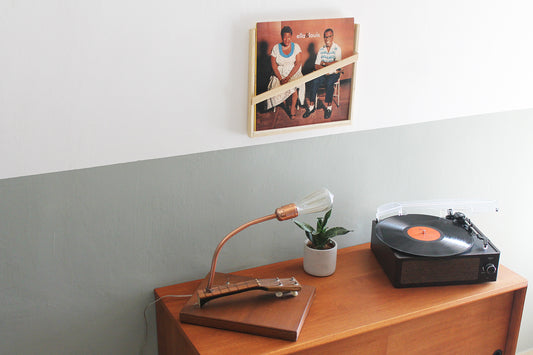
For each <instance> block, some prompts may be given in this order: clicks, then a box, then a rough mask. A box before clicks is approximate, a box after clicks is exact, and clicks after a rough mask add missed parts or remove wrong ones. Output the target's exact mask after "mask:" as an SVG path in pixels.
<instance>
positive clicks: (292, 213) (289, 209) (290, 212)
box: [205, 203, 298, 292]
mask: <svg viewBox="0 0 533 355" xmlns="http://www.w3.org/2000/svg"><path fill="white" fill-rule="evenodd" d="M297 216H298V209H297V207H296V205H295V204H294V203H291V204H289V205H285V206H282V207H280V208H278V209H276V211H275V213H273V214H270V215H268V216H264V217H261V218H257V219H254V220H253V221H250V222H248V223H245V224H243V225H242V226H240V227H239V228H237V229H235V230H234V231H232V232H231V233H229V234H228V235H226V236H225V237H224V239H222V240H221V241H220V243H218V246H217V248H216V249H215V253H214V254H213V260H212V261H211V270H210V271H209V280H208V281H207V286H206V288H205V291H206V292H209V291H210V290H211V286H212V285H213V280H214V278H215V269H216V266H217V259H218V254H219V253H220V249H222V246H223V245H224V244H226V242H227V241H228V240H229V239H230V238H231V237H233V236H234V235H235V234H237V233H239V232H241V231H242V230H244V229H246V228H248V227H250V226H253V225H254V224H258V223H261V222H265V221H268V220H271V219H274V218H277V219H278V220H280V221H285V220H287V219H291V218H294V217H297Z"/></svg>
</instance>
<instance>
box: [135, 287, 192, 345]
mask: <svg viewBox="0 0 533 355" xmlns="http://www.w3.org/2000/svg"><path fill="white" fill-rule="evenodd" d="M169 297H174V298H184V297H192V295H166V296H162V297H159V298H158V299H156V300H155V301H153V302H150V303H148V304H147V305H146V307H145V308H144V342H143V345H142V347H141V355H143V354H144V348H145V347H146V343H147V342H148V318H146V311H147V310H148V308H149V307H150V306H152V305H154V304H156V303H157V302H159V301H161V300H162V299H163V298H169Z"/></svg>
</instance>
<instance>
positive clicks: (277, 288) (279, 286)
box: [257, 277, 302, 292]
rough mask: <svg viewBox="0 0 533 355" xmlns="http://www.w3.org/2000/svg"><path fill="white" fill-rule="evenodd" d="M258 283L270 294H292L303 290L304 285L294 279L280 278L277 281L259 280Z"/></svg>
mask: <svg viewBox="0 0 533 355" xmlns="http://www.w3.org/2000/svg"><path fill="white" fill-rule="evenodd" d="M257 283H258V284H259V286H260V287H261V288H262V289H264V290H265V291H270V292H291V291H300V290H301V289H302V285H300V283H299V282H298V280H296V279H295V278H294V277H291V278H287V279H280V278H279V277H276V278H275V279H259V280H257Z"/></svg>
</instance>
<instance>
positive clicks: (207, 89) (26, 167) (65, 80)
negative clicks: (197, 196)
mask: <svg viewBox="0 0 533 355" xmlns="http://www.w3.org/2000/svg"><path fill="white" fill-rule="evenodd" d="M532 10H533V3H531V2H530V1H527V0H522V1H520V0H511V1H506V2H503V1H499V0H486V1H480V0H476V1H474V0H472V1H458V0H438V1H425V0H405V1H394V0H381V1H373V0H372V1H371V0H361V1H339V0H337V1H335V0H331V1H328V2H327V6H326V5H325V4H324V2H323V1H317V0H306V1H291V2H288V1H277V0H273V1H268V2H266V1H236V0H230V1H215V0H197V1H187V2H184V1H155V2H147V1H138V0H137V1H120V0H111V1H80V0H73V1H59V0H49V1H36V0H17V1H8V0H0V48H1V54H0V156H2V163H1V164H0V179H2V178H8V177H16V176H23V175H31V174H38V173H45V172H53V171H62V170H70V169H77V168H84V167H92V166H100V165H107V164H114V163H121V162H129V161H136V160H143V159H150V158H160V157H166V156H177V155H184V154H189V153H195V152H202V151H212V150H218V149H223V148H230V147H239V146H247V145H255V144H264V143H269V142H278V141H285V140H292V139H298V138H304V137H310V136H318V135H326V134H331V133H336V132H340V131H350V130H352V131H355V130H367V129H371V128H378V127H387V126H395V125H402V124H407V123H416V122H422V121H431V120H438V119H443V118H452V117H459V116H463V115H471V114H479V113H489V112H497V111H504V110H511V109H518V108H528V107H533V95H532V94H531V91H532V90H531V83H532V82H533V70H532V69H531V63H533V46H531V33H533V21H531V20H530V17H531V13H533V11H532ZM351 16H353V17H355V20H356V22H358V23H360V25H361V33H360V45H359V52H360V60H359V64H358V71H357V79H356V97H355V107H354V117H353V120H354V124H353V125H352V126H351V127H348V128H345V127H344V128H332V129H328V130H314V131H307V132H300V133H292V134H284V135H277V136H272V137H263V138H254V139H250V138H248V136H247V135H246V119H247V118H246V113H247V83H248V81H247V73H248V68H247V66H248V30H249V29H250V28H252V27H254V25H255V23H256V22H258V21H268V20H279V19H309V18H325V17H351Z"/></svg>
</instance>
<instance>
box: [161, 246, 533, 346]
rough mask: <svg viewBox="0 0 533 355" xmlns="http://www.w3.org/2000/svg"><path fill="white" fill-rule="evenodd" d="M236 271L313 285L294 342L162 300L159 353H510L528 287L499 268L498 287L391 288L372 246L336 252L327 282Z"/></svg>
mask: <svg viewBox="0 0 533 355" xmlns="http://www.w3.org/2000/svg"><path fill="white" fill-rule="evenodd" d="M234 274H236V275H243V276H251V277H257V278H269V277H273V276H277V275H293V276H295V277H296V278H297V279H298V280H299V281H300V283H301V284H302V285H310V286H313V287H315V288H316V295H315V299H314V301H313V303H312V305H311V309H310V311H309V314H308V316H307V319H306V320H305V323H304V325H303V328H302V330H301V333H300V336H299V338H298V340H297V341H295V342H293V341H287V340H281V339H274V338H268V337H262V336H257V335H250V334H245V333H239V332H234V331H228V330H219V329H215V328H209V327H203V326H198V325H191V324H185V323H181V322H180V321H179V313H180V311H181V309H182V308H183V306H184V305H185V303H186V302H187V299H175V298H166V299H163V300H162V301H160V302H158V303H157V305H156V312H157V328H158V345H159V354H247V355H249V354H264V353H276V354H289V353H300V352H302V353H304V352H306V353H307V352H311V353H324V354H326V353H331V354H343V353H346V354H353V353H359V354H431V353H451V354H493V353H494V352H495V351H497V350H501V351H502V353H503V354H514V353H515V351H516V343H517V339H518V332H519V328H520V322H521V318H522V309H523V305H524V299H525V295H526V289H527V280H525V279H524V278H522V277H521V276H519V275H517V274H516V273H514V272H512V271H511V270H509V269H507V268H505V267H504V266H501V265H500V270H499V273H498V280H497V281H496V282H488V283H483V284H475V285H456V286H437V287H420V288H407V289H398V288H394V287H392V285H391V284H390V281H389V280H388V278H387V276H386V275H385V273H384V272H383V270H382V269H381V267H380V266H379V264H378V263H377V261H376V259H375V257H374V255H373V253H372V252H371V250H370V245H369V244H363V245H359V246H355V247H349V248H344V249H341V250H339V257H338V261H337V271H336V272H335V274H333V275H332V276H330V277H325V278H317V277H312V276H309V275H307V274H306V273H305V272H304V271H303V268H302V259H294V260H289V261H285V262H281V263H276V264H271V265H266V266H262V267H258V268H253V269H248V270H243V271H239V272H236V273H234ZM201 281H202V280H197V281H191V282H186V283H182V284H178V285H173V286H168V287H161V288H158V289H156V290H155V296H156V297H160V296H164V295H175V294H190V293H192V292H193V291H194V290H196V289H197V287H198V285H199V283H200V282H201ZM230 297H231V296H230ZM279 317H280V318H282V317H283V314H280V315H279Z"/></svg>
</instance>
